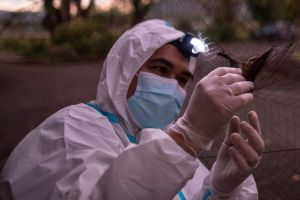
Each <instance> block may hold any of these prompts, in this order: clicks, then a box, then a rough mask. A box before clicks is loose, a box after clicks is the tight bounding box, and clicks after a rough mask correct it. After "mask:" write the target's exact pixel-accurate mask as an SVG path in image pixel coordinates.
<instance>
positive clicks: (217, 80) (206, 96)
mask: <svg viewBox="0 0 300 200" xmlns="http://www.w3.org/2000/svg"><path fill="white" fill-rule="evenodd" d="M253 87H254V86H253V83H252V82H249V81H246V80H245V78H244V77H243V76H242V71H241V69H238V68H230V67H220V68H217V69H215V70H213V71H212V72H210V73H209V74H208V75H207V76H206V77H204V78H203V79H201V80H200V81H199V82H198V83H197V85H196V86H195V88H194V91H193V93H192V96H191V99H190V102H189V104H188V106H187V109H186V111H185V113H184V115H183V116H182V117H181V118H179V119H178V120H177V121H176V122H175V124H174V125H172V126H171V127H170V128H169V132H170V131H175V132H177V133H180V134H183V136H184V137H185V139H186V140H187V141H186V144H187V145H188V146H189V147H190V148H192V149H193V151H194V152H195V153H196V154H198V153H200V152H201V151H202V150H203V149H204V150H209V149H210V148H211V145H212V140H213V139H214V138H215V137H216V136H217V135H219V134H220V133H221V132H222V131H224V130H225V129H226V126H227V124H228V122H229V121H230V119H231V117H232V116H233V115H234V113H235V112H236V111H238V110H239V109H240V108H241V107H243V106H245V105H246V104H248V103H249V102H250V101H251V100H252V99H253V95H252V94H251V93H248V92H249V91H250V90H251V89H253Z"/></svg>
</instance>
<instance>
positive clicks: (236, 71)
mask: <svg viewBox="0 0 300 200" xmlns="http://www.w3.org/2000/svg"><path fill="white" fill-rule="evenodd" d="M228 73H234V74H240V75H241V74H242V70H241V69H240V68H233V67H218V68H217V69H215V70H213V71H211V72H210V73H209V74H208V76H223V75H225V74H228Z"/></svg>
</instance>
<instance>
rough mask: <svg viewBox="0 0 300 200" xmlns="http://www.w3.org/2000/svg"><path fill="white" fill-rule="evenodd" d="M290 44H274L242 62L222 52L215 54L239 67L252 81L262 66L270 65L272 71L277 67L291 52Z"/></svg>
mask: <svg viewBox="0 0 300 200" xmlns="http://www.w3.org/2000/svg"><path fill="white" fill-rule="evenodd" d="M292 46H293V44H292V43H286V44H282V45H278V46H274V47H272V48H270V49H269V50H268V51H266V52H265V53H263V54H262V55H260V56H255V57H250V58H249V59H248V60H247V61H244V62H239V61H237V60H235V59H233V58H231V57H230V56H229V55H227V54H226V53H223V52H218V53H217V55H218V56H222V57H223V58H225V59H227V60H228V61H229V63H230V66H231V67H238V68H241V69H242V75H243V76H244V77H245V79H246V80H248V81H252V82H254V81H255V79H256V77H257V76H258V74H259V73H260V72H261V71H262V69H263V68H266V67H270V68H273V71H274V70H276V69H278V68H279V66H280V65H281V64H282V63H283V62H284V61H285V60H286V59H287V58H288V57H289V56H290V54H291V53H292V48H291V47H292ZM271 71H272V70H271Z"/></svg>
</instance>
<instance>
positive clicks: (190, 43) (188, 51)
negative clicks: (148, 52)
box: [170, 33, 209, 57]
mask: <svg viewBox="0 0 300 200" xmlns="http://www.w3.org/2000/svg"><path fill="white" fill-rule="evenodd" d="M170 44H172V45H174V46H176V47H177V48H178V49H179V51H180V52H181V53H182V54H183V55H184V56H186V57H190V56H193V57H196V56H197V55H198V54H199V53H206V52H208V50H209V48H208V45H207V44H205V42H204V40H203V39H202V38H201V37H197V36H195V35H193V34H191V33H186V34H185V35H184V36H183V37H182V38H179V39H178V40H175V41H172V42H170Z"/></svg>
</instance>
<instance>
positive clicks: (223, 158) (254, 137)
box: [211, 111, 264, 194]
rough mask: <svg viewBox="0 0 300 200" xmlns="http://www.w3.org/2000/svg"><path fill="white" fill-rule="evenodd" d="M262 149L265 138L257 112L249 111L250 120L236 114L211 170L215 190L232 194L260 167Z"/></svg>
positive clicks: (213, 189)
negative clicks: (263, 137)
mask: <svg viewBox="0 0 300 200" xmlns="http://www.w3.org/2000/svg"><path fill="white" fill-rule="evenodd" d="M241 132H242V133H243V134H244V137H245V138H246V139H244V138H243V137H242V136H241ZM263 151H264V141H263V139H262V137H261V131H260V124H259V120H258V117H257V114H256V112H254V111H251V112H249V113H248V120H247V121H243V122H241V123H240V119H239V118H238V117H237V116H234V117H233V118H232V119H231V121H230V124H229V127H228V130H227V133H226V137H225V140H224V142H223V145H222V146H221V148H220V151H219V153H218V156H217V160H216V162H215V164H214V166H213V169H212V177H211V187H212V188H211V189H212V192H213V193H214V191H215V193H220V194H230V193H231V192H232V191H234V189H235V188H237V187H238V186H239V185H240V184H241V183H242V182H243V181H244V180H245V179H246V178H247V177H249V175H250V174H251V173H252V172H253V170H254V169H255V168H257V166H258V164H259V161H260V159H261V157H262V154H263Z"/></svg>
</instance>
